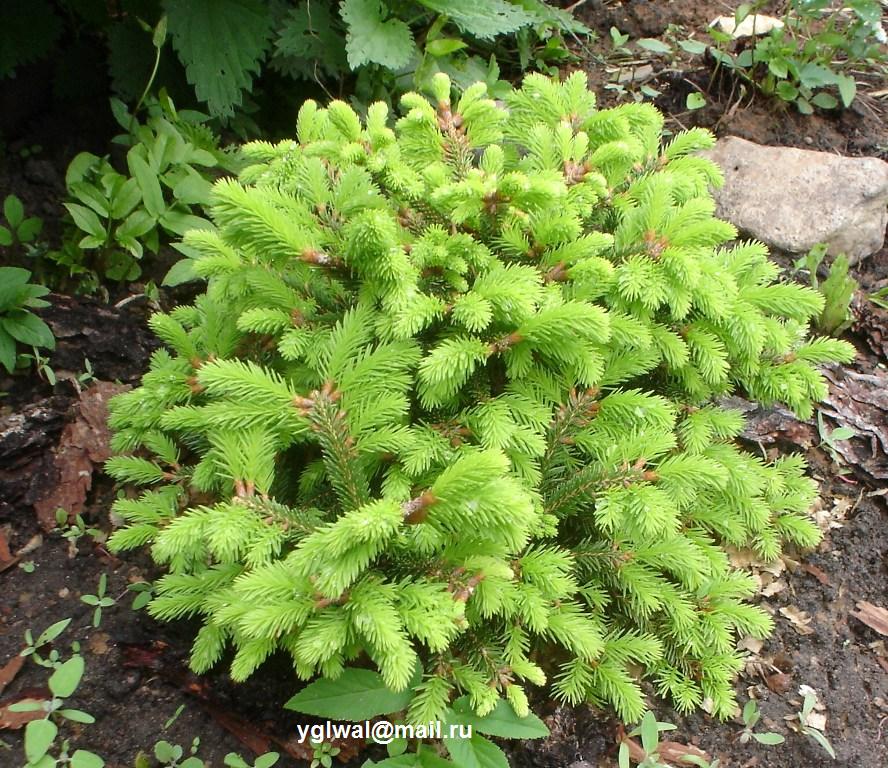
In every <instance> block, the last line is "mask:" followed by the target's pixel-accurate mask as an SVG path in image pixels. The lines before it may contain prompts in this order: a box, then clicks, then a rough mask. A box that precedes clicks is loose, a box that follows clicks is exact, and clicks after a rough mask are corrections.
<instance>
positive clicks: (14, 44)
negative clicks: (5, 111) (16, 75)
mask: <svg viewBox="0 0 888 768" xmlns="http://www.w3.org/2000/svg"><path fill="white" fill-rule="evenodd" d="M63 29H64V26H63V24H62V21H61V19H60V18H59V16H58V14H57V13H56V12H55V11H54V10H53V3H50V2H49V0H29V2H4V3H0V78H2V77H6V76H7V75H8V74H10V73H11V72H13V71H14V70H15V68H16V67H19V66H21V65H22V64H27V63H29V62H31V61H36V60H37V59H40V58H43V57H44V56H46V55H47V54H49V53H51V52H52V49H53V46H54V45H55V42H56V40H57V39H58V38H59V36H60V35H61V34H62V30H63Z"/></svg>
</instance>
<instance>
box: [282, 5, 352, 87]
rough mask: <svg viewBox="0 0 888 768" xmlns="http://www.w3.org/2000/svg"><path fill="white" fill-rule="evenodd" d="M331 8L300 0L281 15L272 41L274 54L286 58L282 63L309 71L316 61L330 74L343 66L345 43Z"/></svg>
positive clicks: (345, 65) (335, 72) (344, 68)
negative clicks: (282, 18)
mask: <svg viewBox="0 0 888 768" xmlns="http://www.w3.org/2000/svg"><path fill="white" fill-rule="evenodd" d="M331 8H332V5H330V4H327V3H311V2H303V3H302V4H300V5H299V6H298V7H297V8H293V9H291V10H290V12H289V13H288V14H287V15H286V16H285V17H284V21H283V24H282V26H281V28H280V33H279V36H278V39H277V42H276V43H275V45H276V47H277V52H278V55H279V56H282V57H287V59H288V60H289V62H288V63H287V62H282V66H285V67H286V68H287V69H290V68H295V69H297V70H298V69H300V68H302V69H303V70H304V71H306V72H310V71H311V68H312V67H314V66H315V64H317V65H320V68H321V69H322V70H323V71H324V72H326V73H327V74H328V75H331V76H335V75H337V74H339V73H340V72H342V71H344V70H346V69H347V67H348V61H347V60H346V56H345V46H344V45H343V39H342V36H341V34H340V32H339V31H338V30H337V28H336V27H337V20H336V19H335V18H334V17H333V15H332V13H331Z"/></svg>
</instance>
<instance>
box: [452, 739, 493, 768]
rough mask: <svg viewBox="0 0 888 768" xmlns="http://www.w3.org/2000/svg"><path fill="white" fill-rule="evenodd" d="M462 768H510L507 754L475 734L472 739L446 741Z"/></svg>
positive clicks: (454, 759) (453, 756) (456, 761)
mask: <svg viewBox="0 0 888 768" xmlns="http://www.w3.org/2000/svg"><path fill="white" fill-rule="evenodd" d="M444 743H445V744H446V745H447V751H448V752H449V753H450V756H451V757H452V758H453V761H454V762H455V763H456V764H457V765H458V766H460V768H509V760H508V758H507V757H506V755H505V753H504V752H503V751H502V750H501V749H500V748H499V747H498V746H497V745H496V744H494V743H493V742H492V741H490V740H489V739H485V738H484V737H483V736H478V735H477V734H475V735H474V736H472V738H471V739H444Z"/></svg>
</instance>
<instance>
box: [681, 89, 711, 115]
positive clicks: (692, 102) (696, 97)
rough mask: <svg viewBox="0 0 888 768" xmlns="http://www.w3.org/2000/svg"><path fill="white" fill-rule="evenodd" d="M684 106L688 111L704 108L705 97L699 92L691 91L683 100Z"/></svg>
mask: <svg viewBox="0 0 888 768" xmlns="http://www.w3.org/2000/svg"><path fill="white" fill-rule="evenodd" d="M685 106H686V107H687V108H688V109H692V110H693V109H702V108H703V107H705V106H706V97H705V96H704V95H703V94H702V93H700V92H699V91H691V92H690V93H689V94H688V97H687V98H686V99H685Z"/></svg>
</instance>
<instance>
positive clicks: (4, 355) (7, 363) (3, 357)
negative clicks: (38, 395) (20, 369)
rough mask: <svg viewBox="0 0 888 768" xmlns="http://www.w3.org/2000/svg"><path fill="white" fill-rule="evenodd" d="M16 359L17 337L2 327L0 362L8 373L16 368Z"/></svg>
mask: <svg viewBox="0 0 888 768" xmlns="http://www.w3.org/2000/svg"><path fill="white" fill-rule="evenodd" d="M15 360H16V354H15V339H13V338H12V336H10V335H9V334H8V333H7V332H6V331H4V330H3V329H2V328H0V364H2V365H3V367H4V368H5V369H6V372H7V373H12V372H13V371H14V370H15Z"/></svg>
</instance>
